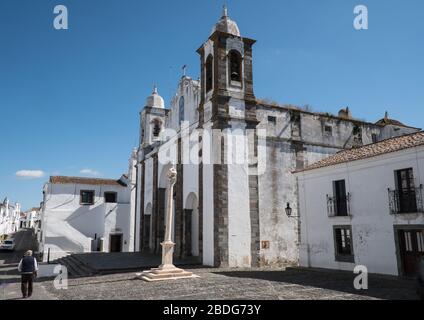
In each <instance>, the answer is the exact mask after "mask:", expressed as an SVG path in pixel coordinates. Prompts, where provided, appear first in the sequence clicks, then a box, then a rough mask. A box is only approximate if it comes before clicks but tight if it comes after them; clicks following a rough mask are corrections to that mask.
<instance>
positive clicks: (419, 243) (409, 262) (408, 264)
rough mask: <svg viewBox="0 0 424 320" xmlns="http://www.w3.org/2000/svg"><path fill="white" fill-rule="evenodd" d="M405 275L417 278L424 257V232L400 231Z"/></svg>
mask: <svg viewBox="0 0 424 320" xmlns="http://www.w3.org/2000/svg"><path fill="white" fill-rule="evenodd" d="M399 240H400V253H401V258H402V268H403V273H404V275H406V276H415V275H417V272H418V267H419V263H420V261H421V259H422V258H423V257H424V230H399Z"/></svg>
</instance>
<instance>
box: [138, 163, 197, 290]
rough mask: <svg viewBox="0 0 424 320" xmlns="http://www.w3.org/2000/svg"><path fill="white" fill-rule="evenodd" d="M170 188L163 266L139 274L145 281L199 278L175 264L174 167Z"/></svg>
mask: <svg viewBox="0 0 424 320" xmlns="http://www.w3.org/2000/svg"><path fill="white" fill-rule="evenodd" d="M168 179H169V186H168V188H167V189H168V190H167V201H166V220H165V221H166V224H165V240H164V241H163V242H162V243H161V245H162V264H161V265H160V266H159V267H158V268H154V269H151V270H149V271H144V272H142V273H138V274H137V276H138V277H139V278H141V279H142V280H145V281H149V282H152V281H161V280H171V279H185V278H197V277H198V276H196V275H194V274H193V273H192V272H188V271H184V270H183V269H180V268H177V267H175V266H174V263H173V256H174V246H175V243H174V242H172V224H173V221H174V206H173V201H174V200H173V194H174V185H175V183H176V182H177V170H175V168H174V167H172V168H171V169H170V170H169V172H168Z"/></svg>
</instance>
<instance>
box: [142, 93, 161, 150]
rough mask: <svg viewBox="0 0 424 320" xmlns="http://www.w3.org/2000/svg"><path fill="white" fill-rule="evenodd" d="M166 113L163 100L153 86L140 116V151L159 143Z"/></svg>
mask: <svg viewBox="0 0 424 320" xmlns="http://www.w3.org/2000/svg"><path fill="white" fill-rule="evenodd" d="M166 112H167V110H166V109H165V103H164V100H163V98H162V97H161V96H160V95H159V93H158V89H157V87H156V86H155V87H154V88H153V92H152V94H151V95H150V96H149V97H147V99H146V105H145V107H144V109H143V111H142V112H141V114H140V115H141V117H140V145H141V148H142V149H144V148H146V147H151V146H153V145H154V144H156V143H157V142H160V140H161V133H162V132H163V130H164V127H165V117H166Z"/></svg>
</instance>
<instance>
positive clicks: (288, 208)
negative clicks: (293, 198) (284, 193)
mask: <svg viewBox="0 0 424 320" xmlns="http://www.w3.org/2000/svg"><path fill="white" fill-rule="evenodd" d="M292 211H293V209H292V208H290V203H289V202H287V207H286V215H287V217H291V215H292Z"/></svg>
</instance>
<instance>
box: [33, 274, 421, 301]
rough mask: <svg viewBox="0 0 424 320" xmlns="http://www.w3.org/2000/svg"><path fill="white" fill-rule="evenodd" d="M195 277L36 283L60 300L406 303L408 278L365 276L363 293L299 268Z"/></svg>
mask: <svg viewBox="0 0 424 320" xmlns="http://www.w3.org/2000/svg"><path fill="white" fill-rule="evenodd" d="M190 271H193V272H194V273H196V274H197V275H199V276H200V278H197V279H190V280H175V281H165V282H155V283H147V282H144V281H142V280H138V279H136V278H135V274H134V273H126V274H116V275H107V276H99V277H92V278H79V279H69V280H68V289H67V290H56V289H54V287H53V285H52V281H45V282H41V283H39V285H40V286H42V287H43V288H45V290H46V292H48V294H49V295H51V296H53V297H55V298H56V299H61V300H62V299H63V300H69V299H71V300H74V299H75V300H102V299H107V300H123V299H125V300H168V299H169V300H212V299H213V300H238V299H246V300H379V299H384V300H385V299H389V300H409V299H417V296H416V294H415V291H414V284H415V283H414V281H413V280H403V279H397V278H392V277H384V276H370V278H369V290H366V291H362V292H359V291H356V290H355V289H354V288H353V279H354V275H353V274H350V273H345V272H337V271H336V272H332V271H327V270H326V271H321V270H319V271H316V270H303V269H287V270H285V271H281V270H276V269H273V270H269V269H254V270H237V271H235V270H228V269H202V268H199V269H190Z"/></svg>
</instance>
